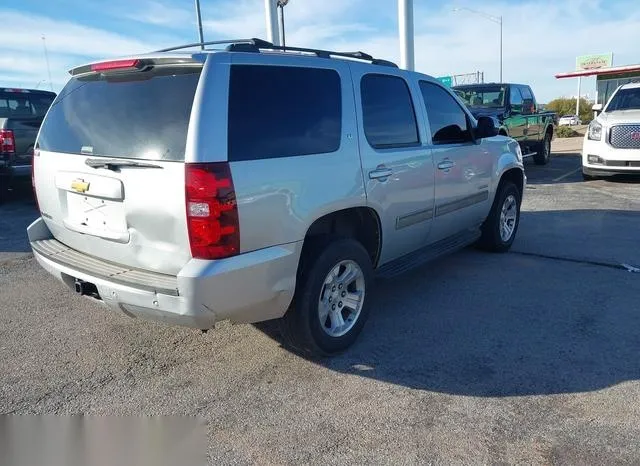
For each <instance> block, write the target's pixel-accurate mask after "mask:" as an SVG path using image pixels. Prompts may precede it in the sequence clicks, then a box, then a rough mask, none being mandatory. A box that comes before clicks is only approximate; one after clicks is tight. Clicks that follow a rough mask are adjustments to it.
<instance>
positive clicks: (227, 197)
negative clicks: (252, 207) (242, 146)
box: [185, 162, 240, 260]
mask: <svg viewBox="0 0 640 466" xmlns="http://www.w3.org/2000/svg"><path fill="white" fill-rule="evenodd" d="M185 167H186V168H185V171H186V173H185V186H186V189H185V191H186V203H187V227H188V231H189V243H190V245H191V255H192V256H193V257H194V258H196V259H208V260H211V259H222V258H225V257H230V256H235V255H236V254H238V253H239V252H240V225H239V221H238V206H237V204H236V194H235V191H234V188H233V179H232V178H231V169H230V168H229V164H228V163H226V162H216V163H191V164H185Z"/></svg>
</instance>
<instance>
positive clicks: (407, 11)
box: [398, 0, 415, 71]
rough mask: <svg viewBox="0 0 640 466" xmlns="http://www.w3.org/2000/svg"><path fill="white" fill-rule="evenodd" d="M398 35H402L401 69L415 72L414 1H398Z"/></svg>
mask: <svg viewBox="0 0 640 466" xmlns="http://www.w3.org/2000/svg"><path fill="white" fill-rule="evenodd" d="M398 33H399V35H400V68H402V69H405V70H409V71H413V70H414V68H415V66H414V65H415V54H414V48H413V42H414V34H413V0H398Z"/></svg>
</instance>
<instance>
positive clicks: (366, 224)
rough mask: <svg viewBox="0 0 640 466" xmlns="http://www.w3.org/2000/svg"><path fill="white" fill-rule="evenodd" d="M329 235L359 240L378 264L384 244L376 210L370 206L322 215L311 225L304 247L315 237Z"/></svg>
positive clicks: (372, 259) (374, 264) (373, 262)
mask: <svg viewBox="0 0 640 466" xmlns="http://www.w3.org/2000/svg"><path fill="white" fill-rule="evenodd" d="M329 235H336V236H343V237H348V238H353V239H355V240H357V241H359V242H360V243H361V244H362V245H363V246H364V247H365V249H366V250H367V252H368V253H369V256H370V257H371V263H372V264H373V266H374V267H375V266H376V264H377V262H378V258H379V256H380V248H381V245H382V231H381V228H380V219H379V217H378V214H377V213H376V211H375V210H373V209H371V208H369V207H353V208H350V209H344V210H339V211H336V212H332V213H330V214H327V215H325V216H323V217H320V218H319V219H317V220H316V221H315V222H313V224H312V225H311V226H310V227H309V230H308V231H307V234H306V236H305V239H304V246H303V248H304V247H305V246H306V245H307V244H309V243H310V242H311V241H313V240H314V239H316V238H319V237H322V236H329Z"/></svg>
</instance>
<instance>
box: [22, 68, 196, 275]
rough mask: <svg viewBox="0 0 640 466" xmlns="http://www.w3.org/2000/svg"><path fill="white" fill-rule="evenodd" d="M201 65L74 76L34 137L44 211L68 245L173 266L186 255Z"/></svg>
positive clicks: (151, 265) (131, 262)
mask: <svg viewBox="0 0 640 466" xmlns="http://www.w3.org/2000/svg"><path fill="white" fill-rule="evenodd" d="M201 70H202V67H201V66H200V65H197V64H195V65H194V64H191V65H182V66H177V65H157V66H146V67H145V68H144V71H142V70H138V69H127V70H109V71H104V72H88V73H84V74H81V75H79V76H77V77H74V78H72V79H71V81H70V82H69V83H68V84H67V85H66V86H65V88H64V89H63V90H62V92H61V93H60V94H59V95H58V97H57V98H56V100H55V101H54V103H53V105H52V106H51V110H50V111H49V113H48V115H47V117H46V118H45V121H44V123H43V125H42V129H41V132H40V135H39V138H38V145H37V146H36V154H38V155H37V156H36V157H34V166H35V168H34V172H35V180H36V193H37V197H38V202H39V206H40V210H41V213H42V217H43V218H44V221H45V222H46V224H47V225H48V227H49V229H50V230H51V232H52V233H53V235H54V236H55V237H56V239H58V240H59V241H61V242H62V243H64V244H66V245H67V246H69V247H71V248H73V249H76V250H78V251H81V252H84V253H86V254H88V255H91V256H95V257H99V258H101V259H105V260H108V261H111V262H115V263H117V264H121V265H126V266H130V267H132V268H140V269H146V270H152V271H155V272H159V273H167V274H176V273H177V272H178V271H179V270H180V269H181V268H182V266H183V265H184V264H185V263H186V262H187V261H188V260H189V259H190V248H189V240H188V233H187V227H186V212H185V174H184V172H185V169H184V161H185V147H186V141H187V133H188V129H189V121H190V115H191V110H192V105H193V102H194V95H195V93H196V88H197V87H198V83H199V79H200V75H201Z"/></svg>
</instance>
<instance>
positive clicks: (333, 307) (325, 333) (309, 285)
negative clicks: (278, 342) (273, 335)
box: [280, 238, 373, 356]
mask: <svg viewBox="0 0 640 466" xmlns="http://www.w3.org/2000/svg"><path fill="white" fill-rule="evenodd" d="M372 285H373V266H372V264H371V259H370V257H369V254H368V253H367V251H366V249H365V248H364V247H363V246H362V245H361V244H360V243H359V242H357V241H355V240H353V239H348V238H341V239H326V240H324V241H322V242H316V244H315V245H313V246H312V247H309V248H308V249H307V252H305V256H304V257H303V262H302V270H301V271H300V273H299V276H298V284H297V287H296V295H295V298H294V302H293V304H292V306H291V308H290V309H289V310H288V311H287V313H286V314H285V316H284V317H283V318H282V319H280V329H281V333H282V335H283V337H284V338H285V340H286V343H287V344H288V345H290V346H291V347H293V348H294V349H296V350H298V351H300V352H303V353H306V354H308V355H311V356H329V355H333V354H336V353H339V352H341V351H343V350H345V349H347V348H348V347H349V346H351V345H352V344H353V343H354V342H355V340H356V339H357V337H358V335H359V334H360V332H361V330H362V327H363V326H364V324H365V321H366V320H367V317H368V315H369V308H370V304H371V299H370V298H369V296H368V293H371V291H372Z"/></svg>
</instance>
